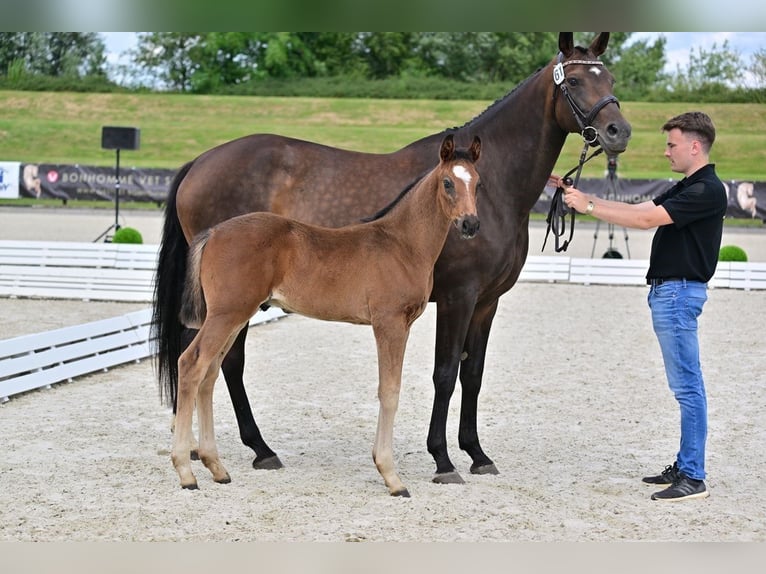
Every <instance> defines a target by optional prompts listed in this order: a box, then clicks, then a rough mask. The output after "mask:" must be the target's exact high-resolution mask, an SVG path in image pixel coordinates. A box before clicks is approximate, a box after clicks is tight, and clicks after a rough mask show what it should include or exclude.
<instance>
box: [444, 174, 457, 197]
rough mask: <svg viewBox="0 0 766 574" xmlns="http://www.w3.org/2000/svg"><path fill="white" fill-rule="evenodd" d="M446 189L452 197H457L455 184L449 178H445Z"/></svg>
mask: <svg viewBox="0 0 766 574" xmlns="http://www.w3.org/2000/svg"><path fill="white" fill-rule="evenodd" d="M444 189H446V190H447V193H449V194H450V195H455V184H454V183H452V180H451V179H449V178H447V177H445V178H444Z"/></svg>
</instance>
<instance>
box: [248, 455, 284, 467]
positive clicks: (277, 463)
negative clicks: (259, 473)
mask: <svg viewBox="0 0 766 574" xmlns="http://www.w3.org/2000/svg"><path fill="white" fill-rule="evenodd" d="M283 467H284V465H283V464H282V461H281V460H279V457H278V456H277V455H274V456H270V457H268V458H258V457H255V458H254V459H253V468H254V469H256V470H278V469H280V468H283Z"/></svg>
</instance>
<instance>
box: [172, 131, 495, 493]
mask: <svg viewBox="0 0 766 574" xmlns="http://www.w3.org/2000/svg"><path fill="white" fill-rule="evenodd" d="M480 152H481V141H480V140H479V138H478V137H474V139H473V142H472V144H471V146H470V147H469V148H468V149H467V150H456V149H455V143H454V138H453V135H452V134H449V135H447V136H446V137H445V138H444V139H443V141H442V144H441V147H440V149H439V160H440V161H439V164H438V165H437V166H436V167H435V168H434V169H433V170H432V171H430V172H429V173H428V174H427V175H426V176H425V177H423V178H422V179H421V180H420V181H418V182H417V183H416V184H414V186H413V187H412V188H411V189H409V190H405V192H403V193H402V194H401V195H400V196H399V198H397V200H396V201H394V202H393V203H392V204H391V205H389V206H388V207H387V208H385V209H383V210H382V211H381V212H380V213H379V214H378V216H376V218H374V219H373V220H372V221H369V222H366V223H360V224H357V225H351V226H348V227H342V228H337V229H331V228H324V227H317V226H314V225H309V224H306V223H300V222H298V221H296V220H293V219H288V218H285V217H282V216H279V215H275V214H273V213H265V212H258V213H250V214H247V215H241V216H238V217H235V218H233V219H229V220H227V221H225V222H223V223H220V224H218V225H216V226H215V227H213V228H211V229H209V230H207V231H205V232H203V233H201V234H200V235H198V236H197V237H196V238H195V240H194V241H193V243H192V245H191V247H190V251H189V264H188V273H187V280H186V285H185V290H184V296H183V304H182V308H181V321H182V322H183V323H184V324H185V325H186V326H188V327H191V328H198V329H199V332H198V333H197V335H196V336H195V337H194V339H193V341H192V342H191V344H190V345H189V346H188V348H187V349H186V351H184V353H183V354H182V355H181V357H180V358H179V360H178V374H179V377H178V402H177V411H176V422H175V433H174V434H173V449H172V454H171V458H172V461H173V465H174V466H175V468H176V471H177V472H178V476H179V478H180V480H181V486H182V487H183V488H189V489H195V488H197V480H196V478H195V477H194V474H193V473H192V470H191V461H190V453H189V445H190V444H191V443H192V441H193V436H192V429H191V425H192V411H193V409H194V404H195V401H196V404H197V415H198V420H199V458H200V460H201V461H202V462H203V464H204V465H205V466H206V467H207V468H208V470H210V472H211V473H212V474H213V479H214V480H215V481H216V482H220V483H227V482H230V480H231V479H230V477H229V473H228V472H227V471H226V469H225V468H224V466H223V465H222V464H221V461H220V459H219V455H218V451H217V447H216V443H215V435H214V432H213V408H212V407H213V387H214V385H215V381H216V379H217V377H218V371H219V368H220V367H221V362H222V360H223V358H224V356H225V355H226V353H227V352H228V350H229V348H230V347H231V345H232V344H233V343H234V340H235V339H236V337H237V335H238V334H239V332H240V330H241V329H242V328H243V327H244V326H245V325H247V323H248V321H249V319H250V317H252V316H253V315H254V314H255V313H256V311H258V308H259V307H260V306H261V305H263V304H268V305H272V306H277V307H281V308H282V309H284V310H286V311H290V312H295V313H300V314H301V315H306V316H308V317H314V318H317V319H323V320H325V321H343V322H346V323H355V324H363V325H372V330H373V333H374V335H375V342H376V347H377V353H378V377H379V381H378V400H379V402H380V411H379V414H378V427H377V431H376V433H375V442H374V445H373V449H372V457H373V460H374V461H375V465H376V467H377V468H378V472H380V474H381V475H382V477H383V480H384V481H385V483H386V486H387V487H388V490H389V492H390V493H391V494H392V495H394V496H409V492H408V491H407V488H406V487H405V486H404V484H403V483H402V481H401V479H400V478H399V476H398V474H397V473H396V469H395V468H394V457H393V444H392V443H393V428H394V416H395V414H396V410H397V407H398V404H399V389H400V387H401V376H402V364H403V361H404V351H405V347H406V344H407V338H408V336H409V332H410V327H411V325H412V323H413V322H414V321H415V319H417V318H418V317H419V316H420V315H421V314H422V313H423V311H424V310H425V307H426V305H427V303H428V298H429V296H430V294H431V288H432V286H433V270H434V264H435V263H436V259H437V258H438V257H439V254H440V253H441V250H442V247H443V246H444V242H445V241H446V239H447V235H448V233H449V230H450V225H451V224H453V223H454V224H455V225H456V227H457V229H458V232H459V234H460V235H461V236H462V237H463V238H471V237H473V236H474V235H475V234H476V232H477V231H478V228H479V219H478V215H477V211H476V187H477V185H478V183H479V175H478V172H477V171H476V167H475V165H474V164H475V163H476V161H477V160H478V159H479V155H480Z"/></svg>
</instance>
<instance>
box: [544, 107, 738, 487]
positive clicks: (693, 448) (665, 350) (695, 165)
mask: <svg viewBox="0 0 766 574" xmlns="http://www.w3.org/2000/svg"><path fill="white" fill-rule="evenodd" d="M662 131H663V132H665V133H666V134H667V145H666V147H665V157H667V158H668V159H669V160H670V169H671V170H673V171H674V172H677V173H682V174H683V175H684V178H683V179H681V180H680V181H679V182H678V183H676V184H675V185H674V186H673V187H671V188H670V189H669V190H668V191H666V192H665V193H663V194H661V195H660V196H659V197H656V198H655V199H653V200H651V201H645V202H643V203H638V204H627V203H623V202H619V201H608V200H605V199H601V198H598V197H595V196H592V195H587V194H584V193H582V192H581V191H579V190H577V189H575V188H574V187H571V186H567V185H565V184H564V182H563V181H561V180H559V186H560V187H562V188H564V193H565V196H564V201H565V202H566V204H567V205H568V206H569V207H571V208H573V209H575V210H576V211H578V212H580V213H587V214H590V215H592V216H593V217H596V218H598V219H601V220H603V221H606V222H608V223H613V224H615V225H621V226H623V227H633V228H638V229H650V228H653V227H656V228H657V231H656V233H655V235H654V239H653V240H652V250H651V255H650V259H649V270H648V272H647V274H646V282H647V284H648V285H650V289H649V295H648V302H649V308H650V309H651V314H652V324H653V327H654V332H655V334H656V335H657V340H658V341H659V344H660V349H661V351H662V358H663V361H664V364H665V373H666V375H667V379H668V386H669V387H670V390H671V391H672V392H673V394H674V395H675V398H676V400H677V401H678V404H679V406H680V410H681V445H680V448H679V450H678V453H677V455H676V461H675V462H674V463H673V465H668V466H667V467H665V470H664V471H662V472H661V473H660V474H659V475H657V476H648V477H645V478H644V479H643V481H644V482H645V483H648V484H654V485H667V488H665V489H664V490H660V491H658V492H655V493H654V494H652V496H651V498H652V500H671V501H675V500H687V499H693V498H705V497H707V496H708V495H709V492H708V490H707V487H706V486H705V482H704V478H705V441H706V439H707V399H706V396H705V384H704V381H703V379H702V371H701V369H700V359H699V342H698V338H697V318H698V317H699V315H700V313H702V307H703V305H704V304H705V301H706V300H707V282H708V281H709V280H710V278H711V277H712V276H713V273H714V271H715V267H716V264H717V262H718V251H719V249H720V247H721V234H722V232H723V218H724V216H725V215H726V191H725V189H724V186H723V183H721V180H720V179H719V178H718V176H717V175H716V173H715V165H714V164H711V163H709V154H710V148H711V146H712V145H713V141H714V140H715V127H714V126H713V122H712V121H711V119H710V118H709V117H708V116H707V115H706V114H704V113H702V112H688V113H684V114H681V115H679V116H676V117H674V118H671V119H670V120H668V121H667V122H666V123H665V125H664V126H662Z"/></svg>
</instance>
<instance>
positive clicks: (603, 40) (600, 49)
mask: <svg viewBox="0 0 766 574" xmlns="http://www.w3.org/2000/svg"><path fill="white" fill-rule="evenodd" d="M608 43H609V32H601V33H600V34H599V35H598V36H596V37H595V38H594V39H593V41H592V42H591V43H590V51H591V52H593V55H594V56H600V55H601V54H603V53H604V52H606V45H607V44H608Z"/></svg>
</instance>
